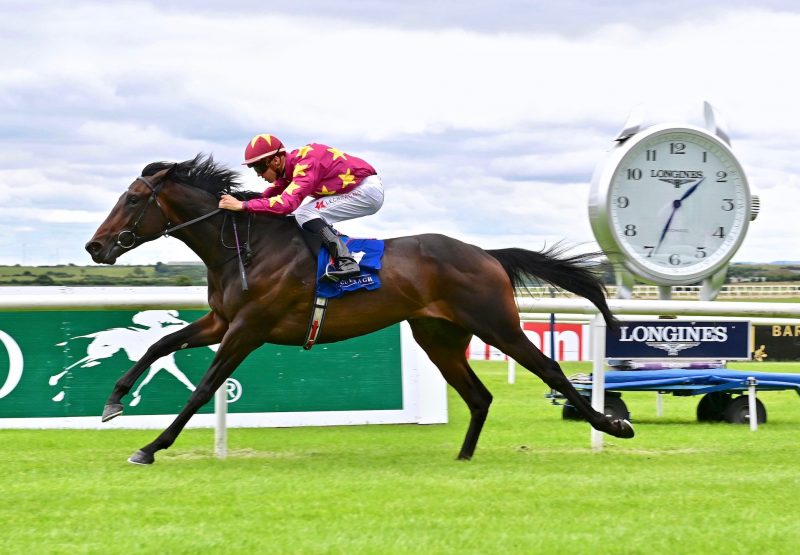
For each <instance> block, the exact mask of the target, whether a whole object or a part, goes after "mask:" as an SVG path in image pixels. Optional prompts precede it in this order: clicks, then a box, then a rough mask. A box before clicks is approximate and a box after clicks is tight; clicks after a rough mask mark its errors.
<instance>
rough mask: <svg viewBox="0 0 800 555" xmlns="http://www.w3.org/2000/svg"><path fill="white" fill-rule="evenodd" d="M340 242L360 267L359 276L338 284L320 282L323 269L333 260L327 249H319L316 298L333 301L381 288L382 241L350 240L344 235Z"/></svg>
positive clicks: (323, 273) (323, 272)
mask: <svg viewBox="0 0 800 555" xmlns="http://www.w3.org/2000/svg"><path fill="white" fill-rule="evenodd" d="M342 241H344V242H345V244H346V245H347V248H348V249H350V253H351V254H352V255H353V258H355V259H356V262H358V265H359V266H360V267H361V274H360V275H358V276H356V277H352V278H348V279H343V280H341V281H339V282H338V283H331V282H328V281H320V278H321V277H322V276H323V275H325V268H327V267H328V264H332V263H333V259H332V258H331V256H330V255H329V254H328V251H327V249H325V247H323V248H321V249H320V250H319V256H318V257H317V296H318V297H324V298H327V299H335V298H336V297H341V296H342V295H344V294H345V293H347V292H349V291H357V290H359V289H366V290H368V291H371V290H373V289H377V288H378V287H380V286H381V280H380V278H379V277H378V270H380V269H381V258H383V241H381V240H380V239H350V238H348V237H347V236H344V235H343V236H342Z"/></svg>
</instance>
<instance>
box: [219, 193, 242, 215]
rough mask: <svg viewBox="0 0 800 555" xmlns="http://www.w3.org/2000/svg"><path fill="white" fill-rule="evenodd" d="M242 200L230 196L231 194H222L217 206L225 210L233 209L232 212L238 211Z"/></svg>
mask: <svg viewBox="0 0 800 555" xmlns="http://www.w3.org/2000/svg"><path fill="white" fill-rule="evenodd" d="M243 205H244V202H243V201H241V200H239V199H237V198H234V197H232V196H231V195H222V198H220V199H219V207H220V208H223V209H225V210H233V211H234V212H239V211H240V210H241V209H242V206H243Z"/></svg>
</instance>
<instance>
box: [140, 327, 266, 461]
mask: <svg viewBox="0 0 800 555" xmlns="http://www.w3.org/2000/svg"><path fill="white" fill-rule="evenodd" d="M241 330H242V328H239V331H240V332H241ZM262 344H263V340H260V339H256V338H255V337H253V336H252V335H250V334H246V333H236V332H234V331H233V330H231V331H230V332H228V333H227V334H225V338H224V339H223V340H222V344H221V345H220V348H219V350H218V351H217V355H216V356H215V357H214V361H213V362H212V363H211V366H210V367H209V369H208V370H207V371H206V373H205V375H204V376H203V379H202V380H200V383H199V384H197V389H195V390H194V392H193V393H192V395H191V396H190V397H189V402H188V403H186V406H185V407H183V410H181V412H180V414H178V416H177V417H176V418H175V420H174V421H173V422H172V424H170V425H169V427H168V428H167V429H166V430H164V431H163V432H162V433H161V435H159V436H158V437H157V438H156V439H155V441H153V442H152V443H150V444H148V445H146V446H145V447H142V448H141V449H140V450H139V451H137V452H136V453H134V454H133V455H131V457H130V458H129V459H128V461H129V462H132V463H134V464H152V463H153V462H155V453H156V451H160V450H161V449H167V448H168V447H169V446H170V445H172V444H173V443H174V442H175V439H176V438H177V437H178V435H179V434H180V433H181V431H182V430H183V428H184V426H186V424H187V422H189V419H190V418H191V417H192V416H193V415H194V414H195V413H196V412H197V411H198V409H200V407H202V406H203V405H205V404H206V403H207V402H208V401H210V400H211V397H213V395H214V392H215V391H216V390H217V389H219V388H220V386H221V385H222V384H223V383H225V380H227V379H228V377H230V375H231V374H233V371H234V370H236V368H237V367H238V366H239V364H241V362H242V361H243V360H244V359H245V357H246V356H247V355H249V354H250V353H251V352H252V351H253V350H254V349H256V348H257V347H259V346H260V345H262Z"/></svg>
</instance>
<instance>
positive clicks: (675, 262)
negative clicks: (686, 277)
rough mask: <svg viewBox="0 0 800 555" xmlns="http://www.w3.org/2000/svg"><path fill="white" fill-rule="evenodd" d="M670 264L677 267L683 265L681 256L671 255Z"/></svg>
mask: <svg viewBox="0 0 800 555" xmlns="http://www.w3.org/2000/svg"><path fill="white" fill-rule="evenodd" d="M669 263H670V264H672V265H673V266H677V265H678V264H680V263H681V255H679V254H671V255H669Z"/></svg>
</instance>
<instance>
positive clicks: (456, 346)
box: [409, 319, 492, 460]
mask: <svg viewBox="0 0 800 555" xmlns="http://www.w3.org/2000/svg"><path fill="white" fill-rule="evenodd" d="M409 324H410V325H411V330H412V332H413V333H414V339H415V340H416V341H417V343H419V345H420V347H422V349H423V350H424V351H425V353H427V355H428V357H429V358H430V359H431V361H432V362H433V363H434V364H435V365H436V367H437V368H439V371H440V372H441V373H442V376H444V379H445V380H446V381H447V383H449V384H450V385H451V386H453V388H454V389H455V390H456V391H457V392H458V394H459V395H461V398H462V399H464V402H465V403H466V404H467V407H469V411H470V420H469V428H468V429H467V435H466V437H465V438H464V444H463V445H462V446H461V451H460V452H459V454H458V458H459V459H462V460H469V459H471V458H472V455H473V453H474V452H475V447H476V445H477V444H478V437H480V434H481V429H482V428H483V423H484V422H485V421H486V416H487V415H488V414H489V405H490V404H491V403H492V394H491V393H489V390H488V389H486V387H485V386H484V385H483V383H481V381H480V379H478V376H476V375H475V373H474V372H473V371H472V368H470V367H469V364H468V363H467V358H466V354H465V353H466V350H467V345H468V344H469V340H470V337H472V334H470V333H469V332H467V331H465V330H464V329H462V328H460V327H458V326H457V325H455V324H452V323H450V322H447V321H445V320H436V319H421V320H410V321H409Z"/></svg>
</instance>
